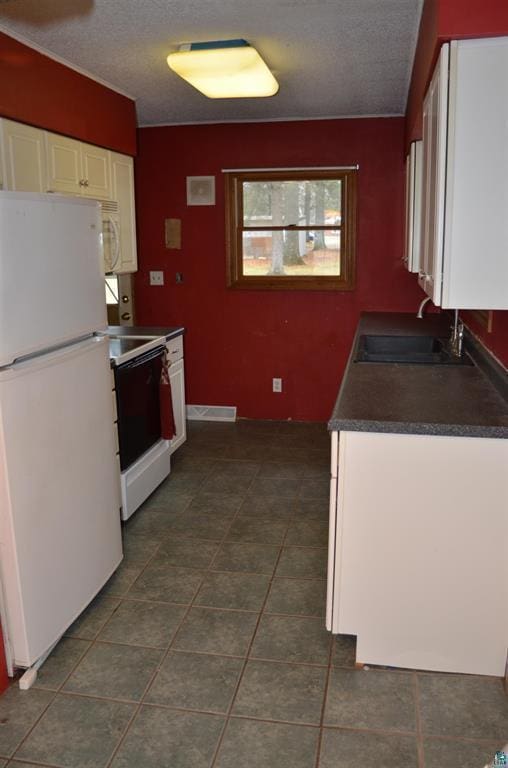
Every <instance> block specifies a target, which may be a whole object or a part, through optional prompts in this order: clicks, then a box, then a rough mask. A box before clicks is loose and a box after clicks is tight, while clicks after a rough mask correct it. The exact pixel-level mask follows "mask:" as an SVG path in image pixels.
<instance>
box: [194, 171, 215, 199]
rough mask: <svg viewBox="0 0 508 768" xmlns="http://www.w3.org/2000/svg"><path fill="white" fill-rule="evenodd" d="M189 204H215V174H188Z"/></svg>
mask: <svg viewBox="0 0 508 768" xmlns="http://www.w3.org/2000/svg"><path fill="white" fill-rule="evenodd" d="M187 205H215V176H187Z"/></svg>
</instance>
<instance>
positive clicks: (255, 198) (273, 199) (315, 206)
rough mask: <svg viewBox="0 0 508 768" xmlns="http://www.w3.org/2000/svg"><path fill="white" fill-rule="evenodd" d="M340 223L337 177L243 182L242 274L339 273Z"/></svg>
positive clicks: (339, 190)
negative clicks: (328, 179) (315, 179)
mask: <svg viewBox="0 0 508 768" xmlns="http://www.w3.org/2000/svg"><path fill="white" fill-rule="evenodd" d="M340 223H341V182H340V181H339V180H338V179H331V180H330V181H246V182H244V183H243V227H244V228H243V246H242V253H243V274H244V275H336V276H339V275H340V229H337V228H336V227H337V225H340ZM260 227H270V228H272V227H280V229H266V230H264V229H260ZM297 227H298V229H297ZM324 227H328V228H326V229H325V228H324ZM332 227H335V229H334V228H332Z"/></svg>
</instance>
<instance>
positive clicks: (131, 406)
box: [109, 336, 171, 520]
mask: <svg viewBox="0 0 508 768" xmlns="http://www.w3.org/2000/svg"><path fill="white" fill-rule="evenodd" d="M165 344H166V339H165V337H164V336H159V337H157V336H156V337H152V338H146V337H144V338H129V337H111V336H110V338H109V347H110V359H111V365H112V368H113V373H114V380H115V397H116V408H117V427H118V443H119V459H120V485H121V495H122V510H121V516H122V520H128V519H129V517H130V516H131V515H132V514H133V513H134V512H135V511H136V509H138V507H139V506H141V504H142V503H143V502H144V501H145V500H146V499H147V498H148V496H150V494H151V493H153V491H154V490H155V489H156V488H157V486H158V485H160V483H162V481H163V480H164V479H165V478H166V477H167V476H168V475H169V473H170V470H171V461H170V445H171V443H170V441H169V440H165V439H163V438H162V437H161V417H160V400H159V382H160V378H161V370H162V365H163V359H164V354H165V351H166V346H165Z"/></svg>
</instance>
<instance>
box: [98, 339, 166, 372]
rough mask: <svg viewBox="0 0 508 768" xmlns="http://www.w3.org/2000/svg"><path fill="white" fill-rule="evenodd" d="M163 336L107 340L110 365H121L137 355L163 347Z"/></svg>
mask: <svg viewBox="0 0 508 768" xmlns="http://www.w3.org/2000/svg"><path fill="white" fill-rule="evenodd" d="M165 341H166V340H165V338H164V336H159V337H158V338H155V339H146V338H145V339H129V338H121V339H119V338H111V337H110V338H109V357H110V360H111V365H121V364H122V363H126V362H127V361H128V360H132V359H133V358H134V357H137V356H138V355H142V354H144V353H145V352H149V351H150V350H151V349H155V348H156V347H163V346H164V344H165Z"/></svg>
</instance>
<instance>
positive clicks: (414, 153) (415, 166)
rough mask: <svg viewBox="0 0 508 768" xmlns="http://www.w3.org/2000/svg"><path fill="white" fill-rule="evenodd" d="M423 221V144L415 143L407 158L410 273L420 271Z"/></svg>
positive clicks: (406, 255) (407, 259)
mask: <svg viewBox="0 0 508 768" xmlns="http://www.w3.org/2000/svg"><path fill="white" fill-rule="evenodd" d="M421 221H422V142H421V141H413V143H412V144H411V149H410V152H409V155H408V156H407V158H406V233H405V234H406V237H405V250H404V263H405V265H406V267H407V269H408V270H409V272H418V271H419V269H420V230H421Z"/></svg>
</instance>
